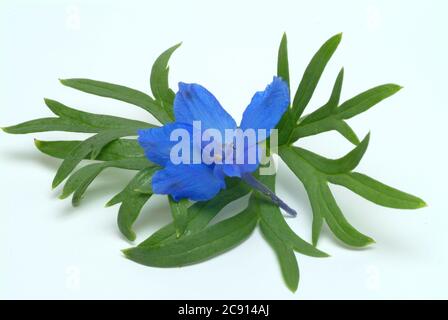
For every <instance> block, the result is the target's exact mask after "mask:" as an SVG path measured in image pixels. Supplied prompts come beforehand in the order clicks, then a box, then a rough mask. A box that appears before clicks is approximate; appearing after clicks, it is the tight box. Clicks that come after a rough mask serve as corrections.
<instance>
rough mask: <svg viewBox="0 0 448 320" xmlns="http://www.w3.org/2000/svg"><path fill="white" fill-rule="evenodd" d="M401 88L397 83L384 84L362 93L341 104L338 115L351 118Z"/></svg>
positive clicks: (342, 117)
mask: <svg viewBox="0 0 448 320" xmlns="http://www.w3.org/2000/svg"><path fill="white" fill-rule="evenodd" d="M401 88H402V87H401V86H399V85H396V84H384V85H381V86H378V87H375V88H372V89H369V90H367V91H365V92H363V93H360V94H359V95H357V96H356V97H353V98H351V99H350V100H347V101H345V102H344V103H343V104H341V106H340V107H339V109H338V117H339V118H341V119H350V118H352V117H354V116H356V115H358V114H360V113H362V112H364V111H367V110H368V109H370V108H371V107H373V106H374V105H376V104H377V103H379V102H380V101H382V100H384V99H386V98H388V97H390V96H392V95H393V94H395V93H397V92H398V91H399V90H400V89H401Z"/></svg>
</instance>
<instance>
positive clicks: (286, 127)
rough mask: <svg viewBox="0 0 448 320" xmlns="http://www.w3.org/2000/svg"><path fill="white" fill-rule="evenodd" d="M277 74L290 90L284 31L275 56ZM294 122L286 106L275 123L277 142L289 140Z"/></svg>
mask: <svg viewBox="0 0 448 320" xmlns="http://www.w3.org/2000/svg"><path fill="white" fill-rule="evenodd" d="M277 76H279V77H281V78H282V79H283V80H284V81H285V82H286V83H287V84H288V90H289V91H290V84H289V63H288V43H287V38H286V33H284V34H283V37H282V40H281V42H280V46H279V48H278V56H277ZM290 94H291V92H290ZM295 126H296V123H295V121H294V117H293V116H292V110H291V108H288V109H287V110H286V112H285V113H284V114H283V116H282V118H281V119H280V121H279V123H278V124H277V129H278V144H279V145H284V144H287V143H288V142H289V137H290V135H291V132H292V130H293V129H294V128H295Z"/></svg>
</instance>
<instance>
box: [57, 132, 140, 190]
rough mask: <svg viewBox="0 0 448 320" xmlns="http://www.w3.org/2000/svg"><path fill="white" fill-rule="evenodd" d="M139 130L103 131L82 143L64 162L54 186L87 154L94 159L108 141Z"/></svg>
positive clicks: (130, 134) (134, 133)
mask: <svg viewBox="0 0 448 320" xmlns="http://www.w3.org/2000/svg"><path fill="white" fill-rule="evenodd" d="M137 130H138V128H129V129H121V130H109V131H102V132H100V133H98V134H96V135H94V136H92V137H90V138H88V139H87V140H85V141H83V142H82V143H80V144H79V145H78V146H76V147H75V148H74V149H72V150H71V151H70V153H69V154H68V156H67V158H65V159H64V161H63V162H62V164H61V166H60V167H59V169H58V171H57V172H56V175H55V177H54V179H53V188H55V187H57V186H58V185H59V184H60V183H61V182H62V181H64V180H65V178H67V177H68V175H69V174H70V173H71V172H72V171H73V170H74V169H75V168H76V166H77V165H78V164H79V163H80V162H81V161H82V160H83V159H84V158H85V157H86V156H87V155H90V157H91V159H92V160H94V159H96V157H97V156H98V154H99V153H100V152H101V150H102V149H103V148H104V146H106V145H107V144H108V143H110V142H111V141H114V140H115V139H118V138H120V137H125V136H132V135H136V134H137Z"/></svg>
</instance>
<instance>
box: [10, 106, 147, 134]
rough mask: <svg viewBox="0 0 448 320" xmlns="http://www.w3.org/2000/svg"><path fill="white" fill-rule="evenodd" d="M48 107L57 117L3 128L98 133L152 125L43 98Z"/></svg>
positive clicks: (22, 132)
mask: <svg viewBox="0 0 448 320" xmlns="http://www.w3.org/2000/svg"><path fill="white" fill-rule="evenodd" d="M45 103H46V105H47V106H48V108H49V109H50V110H51V111H52V112H53V113H54V114H56V115H57V116H59V118H41V119H36V120H31V121H26V122H23V123H20V124H17V125H15V126H11V127H7V128H3V130H4V131H5V132H7V133H13V134H26V133H34V132H44V131H68V132H86V133H98V132H102V131H107V130H114V129H126V128H129V127H132V128H150V127H154V126H153V125H151V124H149V123H146V122H142V121H137V120H130V119H125V118H120V117H115V116H109V115H102V114H95V113H89V112H85V111H80V110H76V109H73V108H69V107H67V106H65V105H63V104H62V103H60V102H57V101H55V100H51V99H45Z"/></svg>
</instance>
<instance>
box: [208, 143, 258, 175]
mask: <svg viewBox="0 0 448 320" xmlns="http://www.w3.org/2000/svg"><path fill="white" fill-rule="evenodd" d="M259 150H260V146H259V145H258V144H255V145H251V146H245V149H244V161H243V163H236V162H235V163H232V164H227V163H222V164H216V165H215V168H214V174H215V175H216V176H218V177H219V176H221V175H223V174H224V175H226V176H228V177H239V178H241V177H242V175H243V174H245V173H252V172H254V171H255V170H257V168H258V166H259V165H260V159H259V155H258V152H259ZM252 152H253V153H255V152H256V154H255V155H256V157H255V158H254V159H255V162H254V161H249V153H252Z"/></svg>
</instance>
